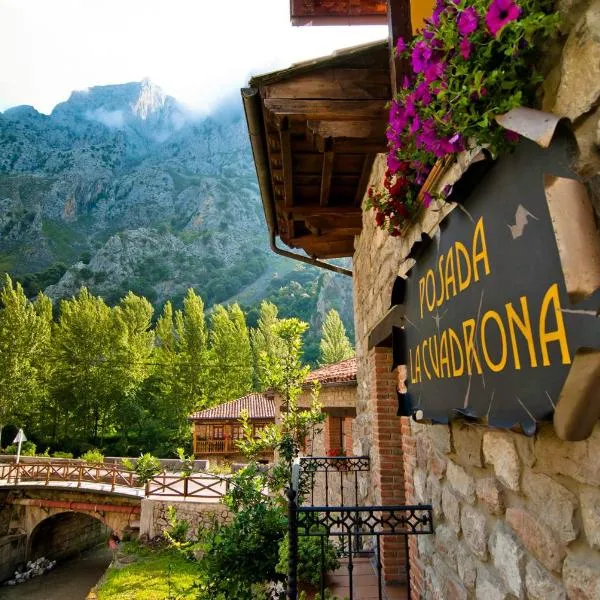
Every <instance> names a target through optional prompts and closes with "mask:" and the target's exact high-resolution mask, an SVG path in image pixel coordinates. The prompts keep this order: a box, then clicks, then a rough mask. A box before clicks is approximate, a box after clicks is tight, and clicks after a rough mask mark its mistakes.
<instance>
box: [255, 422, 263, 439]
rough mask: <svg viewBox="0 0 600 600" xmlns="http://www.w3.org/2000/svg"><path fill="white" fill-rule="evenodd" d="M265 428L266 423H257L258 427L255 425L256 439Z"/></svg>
mask: <svg viewBox="0 0 600 600" xmlns="http://www.w3.org/2000/svg"><path fill="white" fill-rule="evenodd" d="M264 428H265V424H264V423H257V424H256V425H254V437H258V432H259V431H262V430H263V429H264Z"/></svg>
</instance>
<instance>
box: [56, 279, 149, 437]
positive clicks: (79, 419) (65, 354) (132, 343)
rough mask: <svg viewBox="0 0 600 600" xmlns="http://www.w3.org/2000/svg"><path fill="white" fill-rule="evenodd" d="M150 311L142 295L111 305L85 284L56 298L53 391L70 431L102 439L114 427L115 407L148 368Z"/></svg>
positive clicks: (136, 384) (135, 385) (132, 390)
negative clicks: (67, 297)
mask: <svg viewBox="0 0 600 600" xmlns="http://www.w3.org/2000/svg"><path fill="white" fill-rule="evenodd" d="M151 315H152V311H151V308H149V304H148V303H147V301H146V300H144V299H141V298H138V297H136V296H135V295H133V294H129V295H128V296H127V297H126V298H125V299H124V300H123V302H122V304H121V305H119V306H118V307H116V308H115V309H111V308H110V307H109V306H107V305H106V304H105V302H104V300H102V298H99V297H96V296H93V295H92V294H90V293H89V292H88V290H87V289H86V288H82V289H81V291H80V292H79V294H78V295H77V296H75V297H74V298H72V299H70V300H63V301H62V302H61V304H60V318H59V321H58V323H57V324H56V326H55V328H54V340H53V344H52V347H53V360H54V362H55V371H54V374H55V376H54V382H55V385H54V390H53V392H54V394H55V397H56V399H57V403H58V407H59V410H60V412H61V413H62V416H63V418H64V420H65V421H66V423H68V424H69V429H70V433H71V435H72V434H74V433H75V434H78V435H79V436H80V437H83V438H84V439H86V440H93V441H94V442H100V443H101V442H102V439H103V438H104V436H106V435H107V434H109V433H112V432H114V431H115V427H116V425H117V419H118V418H119V417H120V415H119V408H121V407H123V405H124V402H125V400H128V399H130V398H131V397H132V396H133V395H134V394H135V392H136V391H137V389H138V387H139V385H140V383H141V382H142V381H143V380H144V379H145V378H146V377H147V376H148V374H149V364H148V362H149V361H148V360H147V358H148V356H149V352H150V351H151V344H152V335H151V334H150V333H149V331H148V328H147V325H148V326H149V322H150V317H151ZM54 433H55V435H56V433H57V432H56V431H55V432H54Z"/></svg>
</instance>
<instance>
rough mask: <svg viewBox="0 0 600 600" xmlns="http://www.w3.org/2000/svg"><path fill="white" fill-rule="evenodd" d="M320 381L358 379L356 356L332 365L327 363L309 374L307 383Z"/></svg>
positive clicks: (330, 381)
mask: <svg viewBox="0 0 600 600" xmlns="http://www.w3.org/2000/svg"><path fill="white" fill-rule="evenodd" d="M312 381H318V382H319V383H321V384H327V383H345V382H348V383H350V382H355V381H356V358H347V359H346V360H342V361H340V362H337V363H334V364H332V365H325V366H324V367H321V368H319V369H315V370H314V371H312V372H310V373H309V374H308V377H307V378H306V379H305V383H311V382H312Z"/></svg>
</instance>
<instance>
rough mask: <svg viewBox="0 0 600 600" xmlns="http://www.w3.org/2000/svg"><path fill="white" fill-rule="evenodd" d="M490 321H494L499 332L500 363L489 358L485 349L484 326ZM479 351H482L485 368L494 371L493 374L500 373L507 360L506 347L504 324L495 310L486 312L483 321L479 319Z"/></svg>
mask: <svg viewBox="0 0 600 600" xmlns="http://www.w3.org/2000/svg"><path fill="white" fill-rule="evenodd" d="M490 319H492V320H494V321H496V325H497V326H498V330H499V331H500V346H501V348H502V350H501V353H500V361H499V362H497V363H495V362H494V361H493V360H492V358H491V357H490V353H489V352H488V349H487V341H486V335H485V331H486V325H487V322H488V321H489V320H490ZM481 349H482V350H483V358H484V359H485V362H486V364H487V366H488V367H489V368H490V370H492V371H494V373H498V372H499V371H502V370H503V369H504V367H506V361H507V359H508V346H507V345H506V331H505V329H504V323H502V319H501V318H500V315H499V314H498V313H497V312H496V311H495V310H488V311H487V312H486V313H485V314H484V315H483V319H481Z"/></svg>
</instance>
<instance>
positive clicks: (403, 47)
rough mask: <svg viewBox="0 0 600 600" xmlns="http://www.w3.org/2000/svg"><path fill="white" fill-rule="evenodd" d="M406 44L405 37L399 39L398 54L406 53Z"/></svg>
mask: <svg viewBox="0 0 600 600" xmlns="http://www.w3.org/2000/svg"><path fill="white" fill-rule="evenodd" d="M406 47H407V46H406V42H405V41H404V38H403V37H399V38H398V41H397V42H396V54H398V55H400V54H403V53H404V52H406Z"/></svg>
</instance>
